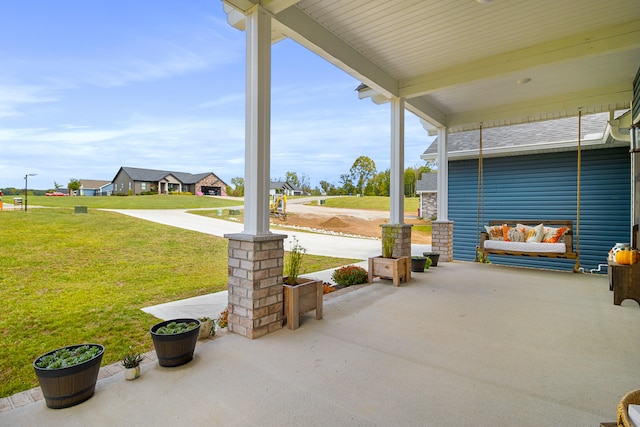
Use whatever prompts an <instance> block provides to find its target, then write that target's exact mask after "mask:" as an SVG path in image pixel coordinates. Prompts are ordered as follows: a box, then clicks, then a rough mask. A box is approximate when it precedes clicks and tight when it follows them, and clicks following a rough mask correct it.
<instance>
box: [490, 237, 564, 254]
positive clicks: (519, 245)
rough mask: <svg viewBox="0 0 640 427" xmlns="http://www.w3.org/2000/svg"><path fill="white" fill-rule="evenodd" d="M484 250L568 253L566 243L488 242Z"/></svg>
mask: <svg viewBox="0 0 640 427" xmlns="http://www.w3.org/2000/svg"><path fill="white" fill-rule="evenodd" d="M484 249H487V250H491V249H493V250H498V251H514V252H537V253H556V254H562V253H565V252H566V251H567V245H566V244H565V243H525V242H500V241H495V240H487V241H485V242H484Z"/></svg>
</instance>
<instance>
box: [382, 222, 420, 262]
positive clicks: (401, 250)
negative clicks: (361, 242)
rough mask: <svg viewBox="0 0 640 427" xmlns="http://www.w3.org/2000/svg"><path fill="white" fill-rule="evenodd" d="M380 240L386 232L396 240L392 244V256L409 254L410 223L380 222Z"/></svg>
mask: <svg viewBox="0 0 640 427" xmlns="http://www.w3.org/2000/svg"><path fill="white" fill-rule="evenodd" d="M380 227H382V241H383V242H384V237H385V236H386V235H387V234H391V235H393V236H394V237H395V239H396V242H395V245H394V246H393V256H394V257H401V256H408V257H410V256H411V227H412V225H411V224H381V225H380Z"/></svg>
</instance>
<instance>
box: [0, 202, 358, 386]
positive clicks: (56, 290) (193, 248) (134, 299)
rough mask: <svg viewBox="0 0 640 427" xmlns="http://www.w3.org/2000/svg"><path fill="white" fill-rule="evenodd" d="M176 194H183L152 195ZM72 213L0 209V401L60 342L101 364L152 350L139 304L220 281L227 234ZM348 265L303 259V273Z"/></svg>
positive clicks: (218, 286) (205, 289)
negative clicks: (83, 348)
mask: <svg viewBox="0 0 640 427" xmlns="http://www.w3.org/2000/svg"><path fill="white" fill-rule="evenodd" d="M148 197H150V198H149V199H148ZM154 197H155V196H144V197H124V198H121V197H100V198H98V197H96V198H93V199H95V200H110V201H111V200H114V201H119V200H120V199H122V200H123V201H126V200H127V199H142V200H144V201H149V203H151V204H152V205H155V203H156V202H155V201H154V200H153V198H154ZM174 197H181V196H170V197H167V196H164V197H163V196H160V197H159V198H164V199H168V200H174V201H175V200H177V199H173V198H174ZM185 197H189V196H185ZM191 197H193V198H196V197H195V196H191ZM34 199H36V200H37V198H35V197H34ZM43 199H45V198H44V197H43ZM46 199H56V200H60V199H62V200H79V198H66V197H58V198H54V197H50V198H46ZM89 199H91V198H89V197H87V198H82V200H89ZM198 199H202V200H207V199H208V198H198ZM29 200H30V201H31V197H30V198H29ZM211 200H216V199H211ZM56 203H58V202H56ZM185 203H186V202H185ZM75 204H78V203H75ZM234 204H236V205H237V204H238V203H236V202H234ZM83 205H89V206H91V205H90V204H89V203H83ZM110 207H114V206H113V205H112V206H110ZM117 207H123V206H117ZM128 207H129V208H131V205H130V206H128ZM139 207H142V206H139ZM144 207H145V208H149V206H144ZM167 207H168V206H167ZM173 207H176V206H173ZM72 212H73V209H36V208H34V209H29V211H28V212H21V211H15V212H13V211H5V212H1V213H0V221H1V222H0V224H1V226H0V242H1V244H2V250H1V251H0V289H1V291H2V310H0V348H2V353H1V354H2V357H1V358H0V372H2V376H1V377H0V397H4V396H8V395H11V394H13V393H16V392H19V391H22V390H26V389H29V388H31V387H34V386H36V385H37V379H36V376H35V374H34V372H33V368H32V366H31V363H32V362H33V360H34V359H35V358H36V357H37V356H39V355H40V354H42V353H45V352H47V351H49V350H53V349H55V348H58V347H62V346H66V345H70V344H76V343H82V342H96V343H100V344H103V345H104V346H105V347H106V351H105V356H104V359H103V364H109V363H113V362H114V361H117V360H119V359H120V357H121V355H122V353H123V352H124V351H125V350H126V349H127V348H128V347H129V346H130V345H132V346H134V348H136V349H137V350H139V351H148V350H151V349H153V344H152V341H151V337H150V336H149V332H148V331H149V328H150V327H151V326H152V325H153V324H154V323H156V322H157V319H155V318H154V317H153V316H151V315H149V314H146V313H144V312H142V311H141V310H140V309H141V308H143V307H146V306H150V305H155V304H160V303H164V302H167V301H174V300H178V299H182V298H188V297H192V296H197V295H203V294H207V293H211V292H217V291H221V290H224V289H226V287H227V241H226V239H223V238H219V237H214V236H209V235H205V234H201V233H197V232H192V231H188V230H182V229H178V228H173V227H167V226H163V225H160V224H156V223H152V222H146V221H143V220H139V219H135V218H131V217H128V216H124V215H120V214H117V213H111V212H104V211H99V210H93V209H89V214H87V215H75V214H73V213H72ZM352 262H355V260H345V259H337V258H326V257H318V256H312V255H307V256H306V257H305V258H304V261H303V265H302V270H303V273H308V272H311V271H318V270H323V269H328V268H333V267H337V266H340V265H344V264H349V263H352ZM218 314H219V313H202V314H201V315H202V316H205V315H206V316H210V317H217V315H218Z"/></svg>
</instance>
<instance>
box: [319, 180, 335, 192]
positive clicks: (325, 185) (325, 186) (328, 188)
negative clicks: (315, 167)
mask: <svg viewBox="0 0 640 427" xmlns="http://www.w3.org/2000/svg"><path fill="white" fill-rule="evenodd" d="M320 188H322V191H323V192H324V194H326V195H333V194H335V191H336V186H335V185H333V184H331V183H330V182H328V181H320Z"/></svg>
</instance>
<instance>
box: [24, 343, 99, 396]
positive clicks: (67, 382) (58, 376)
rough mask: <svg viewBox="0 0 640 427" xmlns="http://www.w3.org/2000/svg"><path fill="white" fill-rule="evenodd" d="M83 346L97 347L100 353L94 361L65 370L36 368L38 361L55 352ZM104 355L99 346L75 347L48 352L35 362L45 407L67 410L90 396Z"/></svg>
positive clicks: (34, 367) (34, 366) (34, 365)
mask: <svg viewBox="0 0 640 427" xmlns="http://www.w3.org/2000/svg"><path fill="white" fill-rule="evenodd" d="M82 345H89V346H92V347H98V348H99V350H100V352H99V354H98V355H97V356H96V357H94V358H93V359H90V360H87V361H86V362H82V363H79V364H77V365H73V366H68V367H66V368H56V369H46V368H39V367H38V366H36V363H37V362H38V361H40V359H42V358H43V357H45V356H48V355H50V354H52V353H54V352H56V351H58V350H62V349H69V350H73V349H75V348H78V347H80V346H82ZM103 355H104V347H103V346H101V345H100V344H78V345H70V346H67V347H62V348H59V349H56V350H53V351H50V352H48V353H45V354H43V355H41V356H39V357H38V358H37V359H36V360H34V361H33V369H34V370H35V371H36V376H37V377H38V381H39V382H40V388H41V389H42V395H43V396H44V400H45V402H46V404H47V406H48V407H49V408H52V409H62V408H68V407H70V406H74V405H77V404H79V403H82V402H84V401H85V400H87V399H89V398H90V397H91V396H93V393H94V391H95V389H96V381H98V373H99V372H100V363H102V356H103Z"/></svg>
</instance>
